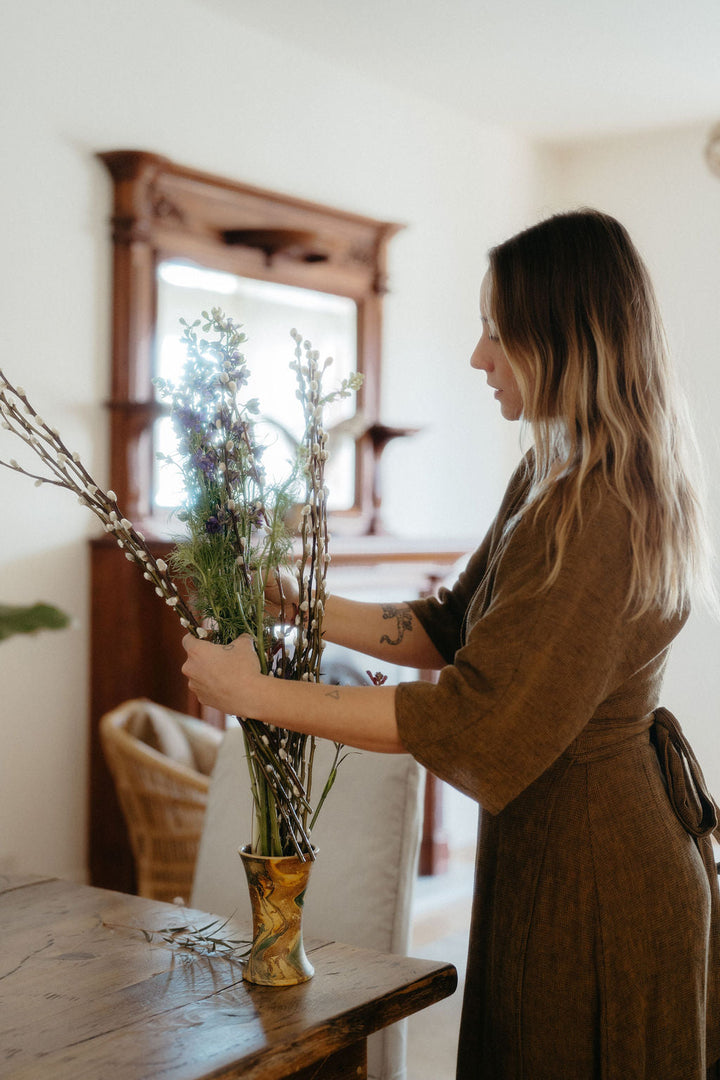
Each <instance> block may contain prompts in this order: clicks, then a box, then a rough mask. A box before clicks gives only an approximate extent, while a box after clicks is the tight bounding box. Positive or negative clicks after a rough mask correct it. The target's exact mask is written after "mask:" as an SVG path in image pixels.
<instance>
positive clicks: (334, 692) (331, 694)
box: [325, 690, 340, 701]
mask: <svg viewBox="0 0 720 1080" xmlns="http://www.w3.org/2000/svg"><path fill="white" fill-rule="evenodd" d="M325 697H330V698H332V699H333V701H337V700H338V698H339V697H340V692H339V690H328V692H327V694H326V695H325Z"/></svg>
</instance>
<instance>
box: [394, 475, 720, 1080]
mask: <svg viewBox="0 0 720 1080" xmlns="http://www.w3.org/2000/svg"><path fill="white" fill-rule="evenodd" d="M528 485H529V464H528V459H527V458H526V459H524V460H523V462H522V463H521V465H520V467H519V468H518V470H517V471H516V473H515V475H514V477H513V479H512V481H511V483H510V485H509V487H508V490H507V492H506V495H505V498H504V500H503V504H502V506H501V508H500V511H499V514H498V516H497V518H496V520H495V522H494V523H493V525H492V527H491V528H490V530H489V532H488V535H487V536H486V537H485V540H484V541H483V543H482V545H481V547H480V548H479V549H478V550H477V551H476V552H475V554H474V555H473V556H472V557H471V558H470V561H469V563H468V566H467V569H466V570H465V572H464V573H462V574H461V575H460V578H459V580H458V581H457V583H456V584H455V585H454V587H453V588H452V589H448V590H443V591H441V593H440V595H439V597H438V598H430V599H427V600H420V601H414V602H412V603H411V607H412V609H413V611H414V613H415V615H416V616H417V618H418V619H419V620H420V622H421V623H422V625H423V626H424V628H425V629H426V631H427V633H428V634H429V636H430V638H431V639H432V641H433V643H434V644H435V646H436V647H437V649H438V650H439V652H440V653H441V655H442V656H443V657H444V658H445V660H446V662H447V666H446V667H445V668H443V670H442V671H441V673H440V675H439V680H438V682H437V684H432V683H429V682H417V683H401V684H400V686H399V687H398V689H397V698H396V702H397V704H396V711H397V721H398V729H399V733H400V738H401V740H402V742H403V744H404V746H405V748H406V749H407V750H408V751H409V752H410V753H411V754H412V755H413V756H414V757H415V758H416V759H417V760H419V761H420V762H421V763H422V764H423V765H425V766H426V767H427V768H428V769H429V770H430V771H431V772H433V773H435V774H436V775H437V776H439V777H440V778H441V779H443V780H445V781H447V782H448V783H450V784H452V785H453V786H454V787H456V788H458V789H459V790H461V791H463V792H464V793H465V794H466V795H468V796H470V797H471V798H473V799H474V800H476V801H477V802H478V803H479V804H480V807H481V812H480V820H479V836H478V849H477V864H476V878H475V896H474V903H473V912H472V923H471V929H470V942H469V954H468V969H467V979H466V987H465V995H464V1001H463V1014H462V1023H461V1031H460V1044H459V1052H458V1071H457V1077H458V1080H480V1078H482V1080H705V1077H706V1074H707V1075H713V1076H714V1075H716V1073H715V1071H714V1070H715V1063H716V1061H717V1060H718V1059H720V897H719V896H718V882H717V876H716V872H715V866H714V860H713V853H712V845H711V842H710V838H709V835H708V834H709V833H710V832H711V830H712V829H713V828H714V827H715V826H716V824H717V820H716V808H715V807H714V805H713V802H712V799H711V798H710V797H709V795H708V794H707V792H706V789H705V787H704V780H703V778H702V774H701V772H700V769H699V766H698V765H697V762H696V761H695V759H694V756H693V755H692V751H691V750H690V748H689V747H688V745H687V743H686V741H685V740H684V737H683V735H682V732H681V731H680V729H679V727H678V725H677V722H676V721H675V719H674V718H673V717H672V716H671V714H670V713H668V712H667V711H666V710H664V709H662V708H661V707H660V705H661V701H660V692H661V682H662V676H663V669H664V667H665V663H666V659H667V655H668V650H669V647H670V643H671V642H672V639H673V638H674V637H675V636H676V634H677V633H678V631H679V630H680V628H681V626H682V624H683V622H684V621H685V619H684V617H680V616H679V617H677V618H673V619H670V620H667V619H664V618H662V617H661V616H660V615H659V614H658V613H657V612H650V613H648V614H646V615H643V616H641V617H639V618H635V619H632V618H630V617H629V615H628V614H627V612H626V611H625V610H624V608H625V600H626V596H627V590H628V585H629V581H630V565H631V553H630V539H629V535H630V534H629V520H628V515H627V511H626V509H625V508H624V507H623V506H622V505H621V503H620V502H619V500H618V499H617V498H616V497H615V496H614V495H613V494H612V493H611V492H609V491H608V489H607V488H606V487H605V486H604V485H602V484H601V482H600V481H596V482H593V483H590V484H589V485H588V489H587V492H586V495H585V500H584V504H583V513H582V520H581V523H580V524H579V526H578V528H577V529H576V530H575V532H574V535H573V536H572V538H571V539H570V541H569V543H568V547H567V551H566V555H565V557H564V560H563V563H562V567H561V570H560V574H559V576H558V577H557V579H556V580H555V581H554V583H553V584H552V585H551V586H550V587H549V588H546V589H545V590H543V591H538V583H539V582H542V581H543V580H544V579H545V577H546V574H547V569H546V567H547V555H546V532H547V530H546V529H545V528H544V527H543V517H542V515H540V516H539V517H538V518H537V519H535V520H533V515H532V514H530V513H529V514H526V515H523V516H521V517H520V519H519V522H518V521H516V519H515V514H516V511H517V509H518V507H519V506H520V505H521V504H522V502H523V500H524V498H525V496H526V493H527V490H528ZM513 522H515V523H514V524H513ZM711 1069H712V1071H710V1070H711ZM718 1075H720V1074H718Z"/></svg>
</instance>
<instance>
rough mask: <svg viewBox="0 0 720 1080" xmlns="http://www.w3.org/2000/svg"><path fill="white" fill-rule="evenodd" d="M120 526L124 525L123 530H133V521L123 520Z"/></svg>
mask: <svg viewBox="0 0 720 1080" xmlns="http://www.w3.org/2000/svg"><path fill="white" fill-rule="evenodd" d="M120 524H121V525H122V527H123V529H132V521H128V519H127V518H121V519H120Z"/></svg>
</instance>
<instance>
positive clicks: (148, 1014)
mask: <svg viewBox="0 0 720 1080" xmlns="http://www.w3.org/2000/svg"><path fill="white" fill-rule="evenodd" d="M187 921H194V922H195V923H196V925H203V924H204V923H207V922H208V917H207V915H205V914H204V913H201V912H190V911H188V910H187V909H183V908H177V907H175V906H173V905H170V904H163V903H161V902H159V901H153V900H146V899H141V898H140V897H137V896H130V895H125V894H123V893H115V892H110V891H107V890H104V889H96V888H91V887H89V886H81V885H73V884H70V883H68V882H64V881H59V880H56V879H48V878H40V877H38V878H32V877H25V878H19V877H16V878H7V877H0V928H1V929H0V1076H1V1077H12V1080H38V1078H45V1077H48V1078H52V1080H71V1078H72V1080H100V1078H105V1077H108V1076H112V1077H113V1080H144V1078H148V1080H149V1078H150V1077H152V1078H153V1080H201V1078H210V1077H213V1078H217V1080H220V1078H228V1080H229V1078H230V1077H240V1076H242V1077H243V1080H281V1078H290V1077H292V1078H294V1080H349V1078H350V1077H352V1078H354V1080H358V1078H362V1077H364V1076H366V1066H365V1040H366V1038H367V1036H368V1035H369V1034H371V1033H372V1032H373V1031H377V1030H379V1029H380V1028H382V1027H385V1026H386V1025H387V1024H390V1023H393V1022H394V1021H396V1020H399V1019H401V1018H402V1017H404V1016H408V1015H410V1014H411V1013H414V1012H416V1011H418V1010H419V1009H422V1008H425V1007H426V1006H428V1005H431V1004H432V1003H433V1002H435V1001H439V1000H440V999H442V998H444V997H447V996H448V995H449V994H451V993H452V992H453V991H454V989H455V986H456V984H457V973H456V971H455V969H454V968H453V967H452V966H451V965H449V964H441V963H435V962H432V961H427V960H414V959H409V958H406V957H397V956H389V955H384V954H382V953H377V952H374V951H371V950H364V949H357V948H353V947H350V946H348V945H343V944H340V943H337V942H331V941H312V940H311V941H309V942H308V943H307V950H308V955H309V956H310V958H311V962H312V964H313V966H314V968H315V973H316V974H315V977H314V978H313V979H311V980H310V981H309V982H307V983H303V984H301V985H299V986H294V987H283V988H270V987H262V986H252V985H250V984H248V983H246V982H244V981H243V979H242V963H241V962H240V961H239V960H235V959H230V958H227V957H223V956H219V955H209V954H206V953H200V952H196V951H190V950H186V949H179V948H177V947H174V946H171V945H169V944H168V943H166V942H164V941H163V940H162V938H161V937H158V936H157V932H158V931H161V930H163V929H165V928H168V927H173V926H177V925H180V924H182V923H185V922H187ZM248 932H249V930H248V928H247V927H232V928H227V929H226V930H225V931H224V934H227V935H232V936H233V937H237V936H245V937H246V936H248ZM148 934H150V935H151V940H150V941H148V940H147V935H148Z"/></svg>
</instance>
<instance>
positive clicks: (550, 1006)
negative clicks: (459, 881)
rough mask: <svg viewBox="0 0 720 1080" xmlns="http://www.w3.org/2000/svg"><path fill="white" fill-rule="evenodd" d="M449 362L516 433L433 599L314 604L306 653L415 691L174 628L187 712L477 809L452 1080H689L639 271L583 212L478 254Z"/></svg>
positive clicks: (680, 793)
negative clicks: (479, 518) (319, 643)
mask: <svg viewBox="0 0 720 1080" xmlns="http://www.w3.org/2000/svg"><path fill="white" fill-rule="evenodd" d="M481 314H482V323H483V331H482V337H481V338H480V341H479V343H478V345H477V347H476V349H475V351H474V353H473V355H472V360H471V363H472V366H473V367H474V368H477V369H478V370H480V371H484V372H485V373H486V375H487V383H488V385H489V386H490V387H491V388H492V389H494V391H495V397H496V398H497V399H498V402H499V405H500V409H501V412H502V414H503V416H504V417H505V418H506V419H507V420H510V421H516V420H521V419H522V420H523V421H524V423H525V424H527V425H528V426H529V428H530V429H531V431H532V434H533V441H534V447H533V450H532V452H530V453H529V454H528V455H526V457H525V458H524V459H523V461H522V462H521V464H520V466H519V468H518V470H517V472H516V473H515V476H514V477H513V479H512V481H511V483H510V485H509V487H508V490H507V493H506V495H505V498H504V500H503V503H502V505H501V507H500V510H499V513H498V516H497V518H496V520H495V522H494V524H493V525H492V527H491V529H490V531H489V533H488V535H487V536H486V537H485V539H484V541H483V543H482V544H481V546H480V547H479V548H478V550H477V551H476V552H475V554H474V555H473V556H472V558H471V559H470V561H469V563H468V566H467V569H466V570H465V572H464V573H463V574H461V575H460V578H459V580H458V581H457V583H456V584H455V586H454V587H453V588H452V589H450V590H447V591H444V592H443V593H442V594H441V595H440V597H439V599H437V600H434V599H430V600H422V601H415V602H411V603H408V604H403V605H375V604H362V603H356V602H352V601H348V600H345V599H342V598H339V597H334V596H333V597H331V598H330V599H329V600H328V603H327V608H326V615H325V623H324V625H325V629H326V636H327V638H328V639H329V640H331V641H335V642H338V643H340V644H342V645H346V646H348V647H351V648H353V649H359V650H362V651H364V652H366V653H368V654H370V655H372V656H375V657H377V658H379V659H381V660H387V661H394V662H396V663H400V664H407V665H409V666H411V667H418V668H435V669H438V670H439V671H440V675H439V679H438V682H437V684H434V683H429V682H413V683H402V684H401V685H399V686H397V687H388V686H384V687H367V688H366V687H338V686H332V687H330V686H323V685H321V684H312V685H310V684H298V683H292V682H282V681H280V680H272V679H268V678H266V677H264V676H262V675H261V674H260V673H259V668H258V665H257V661H256V659H255V656H254V652H253V647H252V643H251V641H250V640H249V639H246V638H240V639H238V640H237V641H236V642H234V643H233V645H232V646H231V647H229V648H221V647H219V646H215V645H210V644H208V643H207V642H201V641H197V640H195V639H194V638H191V637H188V638H186V639H185V645H186V648H187V652H188V659H187V661H186V664H185V666H184V668H183V671H184V672H185V673H186V675H187V676H188V679H189V683H190V687H191V689H193V690H194V691H195V692H196V694H197V695H198V697H199V698H200V700H201V701H203V702H205V703H206V704H208V705H214V706H216V707H218V708H220V709H223V710H225V711H226V712H229V713H240V714H243V715H246V716H253V717H257V718H259V719H261V720H265V721H268V722H272V723H274V724H277V725H279V726H282V727H286V728H291V729H294V730H298V731H305V732H311V733H313V734H316V735H321V736H326V737H329V738H332V739H336V740H339V741H342V742H344V743H347V744H349V745H351V746H357V747H360V748H364V749H369V750H376V751H382V752H388V753H401V752H409V753H411V754H412V755H414V757H416V758H417V760H418V761H420V762H421V763H422V764H423V765H425V766H427V767H428V768H429V769H430V770H431V771H432V772H433V773H435V774H436V775H438V776H440V777H441V778H443V779H444V780H446V781H448V782H449V783H450V784H453V785H454V786H455V787H457V788H459V789H460V790H461V791H463V792H465V793H466V794H467V795H469V796H470V797H472V798H473V799H475V800H477V802H478V803H479V804H480V806H481V807H482V811H483V812H482V813H481V815H480V830H479V840H478V855H477V877H476V888H475V901H474V907H473V916H472V926H471V934H470V947H469V958H468V973H467V983H466V989H465V998H464V1005H463V1020H462V1028H461V1035H460V1046H459V1054H458V1071H457V1076H458V1080H476V1078H483V1080H491V1078H492V1080H520V1078H523V1080H601V1078H602V1080H705V1078H706V1076H713V1077H714V1076H718V1075H720V1072H718V1071H716V1070H717V1065H716V1063H717V1062H718V1060H719V1059H720V898H719V896H718V884H717V877H716V874H715V868H714V862H713V858H712V850H711V844H710V839H709V834H710V832H711V831H712V830H713V829H714V828H716V826H717V817H716V809H715V807H714V805H713V802H712V799H711V798H710V797H709V795H708V794H707V792H706V790H705V788H704V782H703V779H702V775H701V773H700V771H699V768H698V767H697V764H696V762H695V759H694V757H693V756H692V751H691V750H690V749H689V747H688V746H687V744H686V743H685V741H684V739H683V736H682V734H681V732H680V730H679V728H678V726H677V723H676V721H675V720H674V718H673V717H672V716H671V715H670V714H669V713H667V711H666V710H664V709H663V708H662V707H661V684H662V677H663V669H664V667H665V663H666V659H667V655H668V650H669V648H670V645H671V642H672V641H673V639H674V637H675V636H676V634H677V633H678V632H679V631H680V629H681V628H682V626H683V624H684V622H685V620H686V619H687V616H688V612H689V602H690V594H691V591H692V590H693V589H694V587H696V586H697V585H698V584H702V581H703V573H704V570H703V568H704V566H705V565H706V564H705V561H704V540H703V528H702V520H701V514H700V509H699V506H698V501H697V498H696V494H695V492H694V490H693V487H692V484H691V482H690V480H689V476H688V472H687V470H686V467H685V465H684V449H683V446H682V440H683V437H684V435H685V427H684V424H683V421H682V419H681V417H680V415H678V413H677V411H676V404H675V395H674V393H673V391H672V388H671V385H670V375H669V372H668V366H667V360H666V353H665V346H664V342H663V335H662V330H661V325H660V320H659V317H658V314H657V311H656V305H655V300H654V296H653V290H652V286H651V283H650V281H649V279H648V275H647V273H646V270H645V268H644V266H643V264H642V262H641V260H640V257H639V256H638V254H637V252H636V250H635V248H634V246H633V244H632V242H631V241H630V239H629V237H628V235H627V233H626V231H625V230H624V229H623V227H622V226H621V225H619V224H618V223H617V222H616V221H614V220H613V219H612V218H610V217H608V216H606V215H604V214H601V213H598V212H595V211H581V212H577V213H571V214H563V215H558V216H556V217H553V218H551V219H549V220H547V221H544V222H541V223H540V224H539V225H536V226H534V227H533V228H531V229H528V230H526V231H525V232H523V233H521V234H519V235H518V236H515V237H513V238H511V239H510V240H508V241H507V242H506V243H504V244H501V245H500V246H498V247H497V248H495V249H494V250H493V251H492V252H491V253H490V267H489V270H488V273H487V275H486V277H485V279H484V282H483V285H482V289H481Z"/></svg>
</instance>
